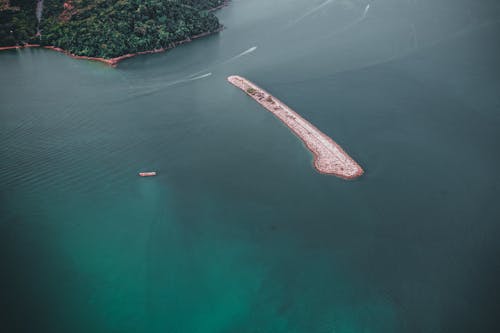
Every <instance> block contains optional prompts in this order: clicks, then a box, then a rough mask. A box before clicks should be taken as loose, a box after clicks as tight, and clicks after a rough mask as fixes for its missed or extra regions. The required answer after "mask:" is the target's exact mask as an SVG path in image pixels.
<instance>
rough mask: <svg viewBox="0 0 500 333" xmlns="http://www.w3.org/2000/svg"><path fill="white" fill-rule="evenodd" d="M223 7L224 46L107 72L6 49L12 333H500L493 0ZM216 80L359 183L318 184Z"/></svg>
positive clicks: (1, 232) (6, 284)
mask: <svg viewBox="0 0 500 333" xmlns="http://www.w3.org/2000/svg"><path fill="white" fill-rule="evenodd" d="M368 5H369V7H368ZM218 16H219V17H220V19H221V21H222V22H223V23H224V25H225V26H226V27H227V29H226V30H224V31H223V32H222V33H220V34H219V35H217V36H211V37H208V38H204V39H202V40H197V41H195V42H193V43H190V44H188V45H184V46H182V47H179V48H177V49H175V50H172V51H170V52H168V53H165V54H158V55H148V56H142V57H137V58H134V59H130V60H126V61H124V62H123V63H121V64H120V65H119V67H118V68H117V69H111V68H108V67H106V66H104V65H102V64H99V63H92V62H87V61H79V60H74V59H71V58H68V57H66V56H64V55H62V54H59V53H55V52H51V51H47V50H39V49H26V50H19V51H8V52H2V53H0V73H1V77H2V80H1V83H0V142H1V144H0V185H1V187H0V200H1V201H0V202H1V205H0V263H1V265H2V266H1V267H2V274H0V286H1V288H2V289H1V294H2V297H0V306H1V311H2V314H1V321H0V327H1V328H2V331H6V332H35V331H36V332H70V331H71V332H96V333H98V332H106V333H108V332H189V333H190V332H252V333H253V332H273V333H274V332H307V333H312V332H336V333H338V332H341V333H343V332H473V331H476V332H479V331H481V332H495V331H498V329H499V328H500V327H499V323H498V321H497V313H498V312H499V308H498V305H497V299H498V297H499V296H500V295H499V294H498V282H497V281H499V280H500V267H499V265H498V259H497V258H498V255H499V254H500V245H499V243H498V238H499V236H500V227H499V226H498V223H497V221H498V220H500V208H499V206H498V205H497V201H498V197H499V194H500V190H499V185H500V177H499V176H498V172H497V170H498V169H499V167H500V157H499V154H498V151H500V132H499V130H498V128H499V125H500V115H499V109H500V80H499V74H500V64H499V62H498V59H500V44H498V33H499V31H500V20H499V19H500V8H499V5H498V4H497V3H496V2H495V1H481V2H478V1H475V2H473V1H465V0H462V1H456V0H454V1H451V0H437V1H436V0H434V1H430V0H425V1H422V0H421V1H417V0H409V1H396V0H378V1H371V2H368V1H361V0H360V1H354V0H353V1H350V0H339V1H306V0H277V1H272V2H271V1H266V0H245V1H243V0H242V1H233V2H232V4H231V5H230V6H229V7H226V8H224V9H223V10H221V11H219V12H218ZM230 74H239V75H242V76H245V77H247V78H249V79H250V80H252V81H254V82H256V83H257V84H259V85H261V86H262V87H264V88H265V89H267V90H268V91H270V92H272V93H273V94H275V95H276V96H277V97H278V98H280V99H281V100H283V101H284V102H285V103H287V104H288V105H289V106H290V107H293V108H294V109H295V110H296V111H297V112H299V113H300V114H302V115H303V116H304V117H305V118H306V119H308V120H309V121H311V122H312V123H313V124H315V125H316V126H317V127H318V128H320V129H321V130H322V131H323V132H325V133H327V134H329V135H331V136H332V138H333V139H334V140H336V141H337V142H338V143H339V144H340V145H342V146H343V148H344V149H345V150H346V151H347V152H348V153H349V154H350V155H351V156H352V157H353V158H355V159H356V160H357V161H358V162H359V163H360V164H361V165H362V166H363V168H364V169H365V171H366V173H365V175H364V176H363V177H361V178H360V179H358V180H356V181H351V182H346V181H343V180H340V179H337V178H334V177H329V176H323V175H320V174H318V173H316V172H315V171H314V169H313V168H312V165H311V162H312V157H311V155H310V154H309V152H308V151H307V150H306V149H305V148H304V147H303V146H302V145H301V142H300V141H299V140H298V139H297V138H296V137H294V136H293V135H291V133H290V132H289V130H288V129H287V128H285V127H284V126H282V125H281V123H280V122H279V121H278V120H276V119H274V118H273V116H272V115H271V114H270V113H268V112H266V111H265V110H264V109H262V108H261V107H259V105H258V104H257V103H255V102H253V101H252V100H250V99H249V98H248V97H246V96H245V95H244V94H242V93H241V91H239V90H238V89H236V88H234V87H233V86H231V85H230V84H228V83H227V82H226V81H225V78H226V77H227V76H228V75H230ZM142 170H145V171H148V170H157V171H158V172H159V175H158V176H157V177H153V178H147V179H144V178H140V177H137V176H136V173H137V172H138V171H142Z"/></svg>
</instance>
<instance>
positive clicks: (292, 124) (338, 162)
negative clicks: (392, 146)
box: [227, 75, 363, 179]
mask: <svg viewBox="0 0 500 333" xmlns="http://www.w3.org/2000/svg"><path fill="white" fill-rule="evenodd" d="M227 79H228V81H229V82H231V83H232V84H233V85H235V86H236V87H238V88H240V89H241V90H243V91H244V92H245V93H246V94H247V95H249V96H250V97H252V98H253V99H254V100H256V101H257V102H258V103H259V104H261V105H262V106H263V107H265V108H266V109H267V110H268V111H270V112H272V113H273V114H274V115H275V116H276V117H277V118H278V119H279V120H281V121H282V122H283V123H284V124H285V125H286V126H288V128H290V129H291V130H292V132H293V133H295V135H297V136H298V137H299V138H300V139H301V140H302V141H303V142H304V144H305V145H306V147H307V148H308V149H309V150H310V151H311V152H312V153H313V155H314V167H315V168H316V170H318V171H319V172H321V173H324V174H329V175H335V176H337V177H341V178H344V179H354V178H357V177H359V176H361V175H362V174H363V169H362V168H361V167H360V166H359V165H358V164H357V163H356V162H355V161H354V160H353V159H352V158H351V157H350V156H349V155H348V154H347V153H346V152H345V151H344V150H343V149H342V148H341V147H340V146H339V145H338V144H337V143H336V142H335V141H333V140H332V139H331V138H330V137H329V136H327V135H326V134H324V133H323V132H321V131H320V130H319V129H317V128H316V127H315V126H314V125H312V124H311V123H310V122H308V121H307V120H305V119H304V118H302V117H301V116H300V115H299V114H298V113H296V112H295V111H293V110H292V109H290V108H289V107H288V106H286V105H285V104H284V103H283V102H281V101H280V100H278V99H277V98H275V97H274V96H272V95H271V94H269V93H268V92H266V91H265V90H264V89H262V88H260V87H258V86H257V85H255V84H254V83H252V82H250V81H249V80H247V79H245V78H243V77H241V76H236V75H234V76H229V77H228V78H227Z"/></svg>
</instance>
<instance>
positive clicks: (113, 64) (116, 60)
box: [0, 27, 224, 67]
mask: <svg viewBox="0 0 500 333" xmlns="http://www.w3.org/2000/svg"><path fill="white" fill-rule="evenodd" d="M223 29H224V27H221V28H219V29H217V30H214V31H208V32H204V33H201V34H198V35H194V36H191V37H188V38H186V39H184V40H181V41H179V42H175V43H170V45H169V46H168V47H165V48H160V49H154V50H148V51H142V52H136V53H129V54H124V55H121V56H119V57H116V58H109V59H107V58H99V57H87V56H79V55H76V54H73V53H71V52H69V51H66V50H64V49H62V48H60V47H56V46H41V45H38V44H25V45H16V46H5V47H0V51H3V50H12V49H22V48H25V47H43V48H45V49H48V50H53V51H57V52H61V53H64V54H66V55H67V56H70V57H71V58H74V59H84V60H91V61H99V62H102V63H105V64H107V65H109V66H111V67H116V65H118V63H119V62H120V61H122V60H125V59H129V58H132V57H135V56H138V55H142V54H151V53H162V52H165V51H167V50H170V49H173V48H174V47H176V46H179V45H181V44H185V43H189V42H191V41H193V40H194V39H198V38H201V37H205V36H208V35H211V34H215V33H218V32H221V31H222V30H223Z"/></svg>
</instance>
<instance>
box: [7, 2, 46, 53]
mask: <svg viewBox="0 0 500 333" xmlns="http://www.w3.org/2000/svg"><path fill="white" fill-rule="evenodd" d="M35 8H36V1H34V0H11V1H7V0H0V46H11V45H16V44H19V43H20V42H24V43H27V42H29V41H31V40H32V39H33V37H34V36H35V34H36V26H37V20H36V16H35Z"/></svg>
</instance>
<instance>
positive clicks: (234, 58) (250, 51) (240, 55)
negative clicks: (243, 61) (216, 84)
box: [221, 46, 257, 64]
mask: <svg viewBox="0 0 500 333" xmlns="http://www.w3.org/2000/svg"><path fill="white" fill-rule="evenodd" d="M255 50H257V46H252V47H251V48H249V49H248V50H246V51H243V52H241V53H240V54H238V55H235V56H234V57H232V58H229V59H228V60H226V61H223V62H222V63H221V64H226V63H228V62H231V61H233V60H236V59H239V58H241V57H243V56H245V55H247V54H250V53H252V52H253V51H255Z"/></svg>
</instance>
